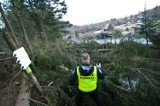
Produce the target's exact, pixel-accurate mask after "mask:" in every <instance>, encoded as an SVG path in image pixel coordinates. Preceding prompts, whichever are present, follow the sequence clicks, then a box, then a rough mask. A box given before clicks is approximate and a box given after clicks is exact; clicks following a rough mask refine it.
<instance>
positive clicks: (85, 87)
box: [69, 53, 105, 106]
mask: <svg viewBox="0 0 160 106" xmlns="http://www.w3.org/2000/svg"><path fill="white" fill-rule="evenodd" d="M81 62H82V64H81V65H80V66H78V67H77V68H76V69H75V70H74V72H73V74H72V75H71V76H70V79H69V81H70V84H71V85H72V84H73V83H74V82H75V81H76V80H78V89H79V92H78V94H77V101H76V103H77V106H80V103H81V101H82V99H83V96H84V95H90V96H91V97H92V99H93V100H94V101H95V102H96V104H97V106H104V104H103V102H102V100H101V99H100V97H99V95H98V92H97V81H98V79H104V77H105V75H104V74H103V73H102V70H101V64H96V66H93V65H92V64H90V56H89V54H88V53H82V54H81Z"/></svg>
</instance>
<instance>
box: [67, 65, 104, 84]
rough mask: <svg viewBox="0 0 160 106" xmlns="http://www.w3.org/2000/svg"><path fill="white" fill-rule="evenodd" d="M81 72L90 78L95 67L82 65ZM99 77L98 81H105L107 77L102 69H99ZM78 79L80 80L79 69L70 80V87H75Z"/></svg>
mask: <svg viewBox="0 0 160 106" xmlns="http://www.w3.org/2000/svg"><path fill="white" fill-rule="evenodd" d="M79 70H80V73H81V74H82V75H84V76H88V75H90V74H91V73H92V72H93V71H94V66H93V65H92V64H81V65H80V67H79ZM97 76H98V79H104V77H105V75H104V73H103V72H102V70H101V69H100V68H97ZM77 79H78V76H77V68H76V69H75V70H74V72H73V73H72V75H71V76H70V78H69V83H70V85H73V83H74V82H75V81H76V80H77Z"/></svg>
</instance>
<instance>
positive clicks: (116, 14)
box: [64, 0, 160, 25]
mask: <svg viewBox="0 0 160 106" xmlns="http://www.w3.org/2000/svg"><path fill="white" fill-rule="evenodd" d="M65 2H66V4H67V6H68V11H67V14H66V15H65V16H64V20H69V21H70V23H72V24H74V25H86V24H92V23H97V22H102V21H105V20H109V19H111V18H123V17H125V16H130V15H133V14H137V13H138V12H139V11H143V10H144V5H145V4H146V8H147V9H151V8H153V7H155V6H156V5H157V6H160V0H65Z"/></svg>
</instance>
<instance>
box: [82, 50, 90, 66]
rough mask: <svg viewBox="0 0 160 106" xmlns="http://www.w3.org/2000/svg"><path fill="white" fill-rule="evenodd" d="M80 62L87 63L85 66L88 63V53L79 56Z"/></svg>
mask: <svg viewBox="0 0 160 106" xmlns="http://www.w3.org/2000/svg"><path fill="white" fill-rule="evenodd" d="M81 62H82V63H87V64H89V63H90V57H89V54H88V53H82V54H81Z"/></svg>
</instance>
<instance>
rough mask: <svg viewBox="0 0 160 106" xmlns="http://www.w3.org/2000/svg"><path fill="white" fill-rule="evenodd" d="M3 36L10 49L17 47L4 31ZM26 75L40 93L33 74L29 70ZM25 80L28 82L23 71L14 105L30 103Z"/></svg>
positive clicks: (39, 87) (21, 105) (40, 90)
mask: <svg viewBox="0 0 160 106" xmlns="http://www.w3.org/2000/svg"><path fill="white" fill-rule="evenodd" d="M3 37H4V39H5V40H6V42H7V44H8V45H9V47H10V49H11V50H12V51H14V50H16V49H18V47H17V46H16V45H15V43H14V41H13V40H12V38H11V37H10V36H9V35H8V34H7V33H4V34H3ZM27 75H28V76H29V79H31V81H32V82H33V83H34V84H35V86H36V88H37V90H38V91H39V93H40V94H41V95H42V94H43V89H42V87H41V86H40V84H39V82H38V80H37V79H36V77H35V76H34V74H33V73H32V72H30V73H27ZM27 82H28V79H26V76H25V72H24V71H23V79H22V81H21V83H22V85H21V89H20V92H19V95H18V98H17V102H16V106H29V105H28V104H29V103H30V102H29V85H28V83H27ZM22 100H23V103H19V102H22ZM24 104H26V105H24Z"/></svg>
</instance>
